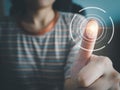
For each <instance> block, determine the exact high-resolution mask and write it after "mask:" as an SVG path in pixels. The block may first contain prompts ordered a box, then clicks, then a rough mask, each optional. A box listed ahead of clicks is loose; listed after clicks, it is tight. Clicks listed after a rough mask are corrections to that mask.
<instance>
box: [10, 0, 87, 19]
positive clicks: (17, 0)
mask: <svg viewBox="0 0 120 90" xmlns="http://www.w3.org/2000/svg"><path fill="white" fill-rule="evenodd" d="M26 2H27V3H26ZM28 3H29V4H30V5H28ZM33 5H34V6H33ZM28 7H29V9H27V8H28ZM37 8H38V3H37V2H34V0H11V8H10V15H11V16H15V17H19V18H23V17H24V16H25V15H26V14H27V10H31V9H34V10H31V11H33V12H32V13H34V11H36V10H37ZM53 9H55V10H58V11H63V12H73V13H78V11H79V10H80V9H82V7H81V6H79V5H76V4H74V3H73V2H72V0H56V1H55V3H54V5H53ZM81 14H83V15H85V12H82V13H81Z"/></svg>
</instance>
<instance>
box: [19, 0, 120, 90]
mask: <svg viewBox="0 0 120 90" xmlns="http://www.w3.org/2000/svg"><path fill="white" fill-rule="evenodd" d="M35 1H36V2H35ZM35 1H34V0H26V2H27V3H28V4H29V5H28V14H29V15H33V18H32V19H33V22H27V21H26V20H29V19H30V18H29V17H26V20H23V22H21V24H22V26H23V27H24V28H25V29H26V30H27V31H28V32H32V33H37V32H39V30H42V29H43V28H44V27H45V26H47V25H48V23H49V22H50V21H51V20H53V18H54V16H55V13H54V10H53V9H52V5H53V3H54V1H55V0H35ZM32 3H38V7H37V10H36V12H35V13H34V14H31V10H32V9H29V8H30V7H29V6H30V4H32ZM32 8H34V5H33V7H32ZM48 13H49V14H48ZM91 25H95V27H96V31H95V32H94V35H93V34H92V31H93V30H90V29H92V28H90V26H91ZM97 25H98V24H97V22H96V21H95V20H91V21H89V22H88V24H87V26H86V30H85V32H84V36H85V37H86V38H87V39H89V41H87V42H86V40H85V39H84V38H83V40H82V46H83V47H84V48H86V49H89V50H91V51H86V50H83V49H81V50H80V52H79V57H78V59H77V60H76V61H75V62H74V65H73V66H72V73H71V78H69V79H66V80H65V88H64V89H65V90H120V86H119V82H120V74H119V73H118V72H117V71H116V70H115V69H114V68H113V65H112V62H111V60H110V59H109V58H108V57H104V56H97V55H93V54H92V50H93V48H94V45H95V40H96V37H97V33H98V26H97ZM89 31H91V32H89Z"/></svg>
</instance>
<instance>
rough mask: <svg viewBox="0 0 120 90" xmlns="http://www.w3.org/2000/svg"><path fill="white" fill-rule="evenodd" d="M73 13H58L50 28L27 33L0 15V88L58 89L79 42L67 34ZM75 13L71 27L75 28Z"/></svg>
mask: <svg viewBox="0 0 120 90" xmlns="http://www.w3.org/2000/svg"><path fill="white" fill-rule="evenodd" d="M73 17H74V14H71V13H63V12H59V19H58V21H57V22H56V24H55V26H54V28H52V30H51V31H50V32H47V33H45V34H44V35H30V34H27V33H25V32H24V30H23V29H22V28H20V27H19V25H17V22H16V20H15V19H14V18H12V17H1V18H0V90H62V89H63V85H64V80H65V79H66V78H69V77H70V67H71V66H72V63H73V62H74V61H75V59H76V55H77V54H78V51H79V47H77V45H78V44H80V42H73V40H72V39H71V36H70V22H71V20H72V18H73ZM81 19H83V17H82V16H81V15H78V17H77V18H76V22H75V21H74V25H73V29H76V28H78V27H79V26H77V25H76V24H77V21H78V20H81Z"/></svg>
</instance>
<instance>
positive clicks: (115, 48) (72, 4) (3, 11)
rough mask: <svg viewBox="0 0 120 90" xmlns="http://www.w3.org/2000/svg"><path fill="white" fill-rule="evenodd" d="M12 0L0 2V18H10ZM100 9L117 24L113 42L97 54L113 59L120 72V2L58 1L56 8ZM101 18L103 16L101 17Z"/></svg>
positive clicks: (106, 0) (87, 12)
mask: <svg viewBox="0 0 120 90" xmlns="http://www.w3.org/2000/svg"><path fill="white" fill-rule="evenodd" d="M10 6H11V4H10V0H0V16H9V15H10V14H9V9H10ZM90 6H92V7H93V6H94V7H99V8H102V9H104V10H105V11H107V14H106V15H107V16H111V17H112V19H113V21H114V24H115V35H114V38H113V40H112V42H111V43H110V44H109V45H108V46H107V47H106V48H105V49H103V50H101V51H98V52H95V54H98V55H105V56H108V57H110V58H111V59H112V61H113V64H114V67H115V68H116V69H117V70H118V71H119V72H120V10H119V7H120V0H114V1H113V0H56V2H55V5H54V8H55V9H57V10H59V11H65V12H73V13H78V11H79V10H80V9H82V8H84V7H90ZM91 12H93V13H96V14H97V15H100V13H99V12H94V11H90V10H86V11H85V12H82V13H81V14H82V15H87V14H89V13H91ZM100 16H101V15H100ZM102 17H103V18H104V19H105V21H106V22H107V25H108V26H109V24H110V23H109V21H108V19H106V18H105V17H106V16H104V15H103V16H102Z"/></svg>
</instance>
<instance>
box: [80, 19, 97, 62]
mask: <svg viewBox="0 0 120 90" xmlns="http://www.w3.org/2000/svg"><path fill="white" fill-rule="evenodd" d="M98 29H99V26H98V22H97V21H96V20H93V19H92V20H89V21H88V23H87V25H86V28H85V31H84V33H83V38H82V43H81V49H80V58H82V59H84V60H86V61H87V62H88V60H89V58H90V56H91V54H92V52H93V50H94V46H95V42H96V39H97V35H98Z"/></svg>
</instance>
